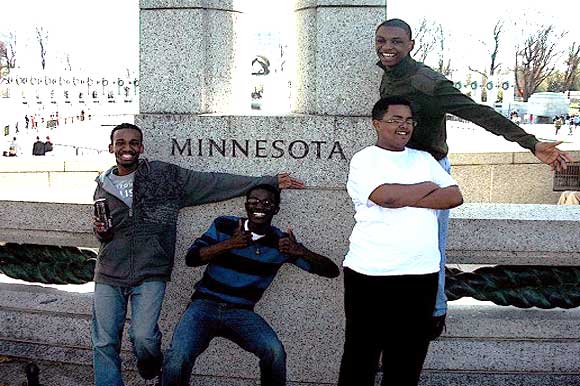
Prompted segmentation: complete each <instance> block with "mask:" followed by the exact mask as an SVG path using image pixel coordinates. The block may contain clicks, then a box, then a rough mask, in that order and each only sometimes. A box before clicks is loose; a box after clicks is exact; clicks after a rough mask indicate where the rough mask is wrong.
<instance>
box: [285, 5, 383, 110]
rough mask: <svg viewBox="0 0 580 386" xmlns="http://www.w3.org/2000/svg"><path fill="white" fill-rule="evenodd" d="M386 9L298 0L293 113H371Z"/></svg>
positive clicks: (295, 6) (376, 91)
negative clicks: (378, 36)
mask: <svg viewBox="0 0 580 386" xmlns="http://www.w3.org/2000/svg"><path fill="white" fill-rule="evenodd" d="M385 9H386V1H385V0H366V1H349V0H297V1H296V2H295V5H294V10H295V11H294V13H295V18H296V79H295V86H294V89H293V98H292V99H293V106H292V110H293V112H296V113H302V114H317V115H318V114H323V115H370V113H369V110H370V108H371V107H372V106H373V104H374V102H376V100H377V98H378V96H379V92H378V87H379V86H378V85H379V83H378V82H379V80H378V79H380V74H381V70H380V68H378V67H377V66H376V65H375V64H374V63H375V62H376V61H377V55H376V53H375V48H374V43H373V41H374V32H375V28H376V26H377V25H378V24H379V23H380V22H382V21H384V20H385Z"/></svg>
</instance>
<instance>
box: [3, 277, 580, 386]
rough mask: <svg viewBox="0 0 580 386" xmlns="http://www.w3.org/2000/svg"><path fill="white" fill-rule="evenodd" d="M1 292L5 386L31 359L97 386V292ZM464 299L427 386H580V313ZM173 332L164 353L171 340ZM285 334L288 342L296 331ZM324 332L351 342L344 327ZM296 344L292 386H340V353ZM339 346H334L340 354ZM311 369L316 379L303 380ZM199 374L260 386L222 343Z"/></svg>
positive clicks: (431, 362)
mask: <svg viewBox="0 0 580 386" xmlns="http://www.w3.org/2000/svg"><path fill="white" fill-rule="evenodd" d="M0 289H1V290H2V297H0V320H2V323H1V325H2V329H1V331H0V347H1V348H0V355H3V356H7V357H9V358H10V359H11V360H9V361H4V362H0V385H4V384H7V385H19V384H20V381H21V380H24V371H23V367H24V365H25V364H26V363H28V361H34V362H35V363H37V364H39V367H40V368H41V381H42V383H43V384H44V385H45V386H53V385H54V386H86V385H89V384H91V380H92V369H91V358H92V357H91V348H90V332H89V331H90V304H91V295H90V294H74V293H72V294H71V293H67V292H63V291H58V290H55V289H51V288H40V287H37V286H26V285H18V284H3V285H1V286H0ZM460 302H461V301H460ZM460 302H452V303H451V305H450V312H449V318H448V329H447V332H446V333H444V334H443V336H442V337H441V338H440V339H439V340H437V341H435V342H434V343H433V344H432V345H431V348H430V350H429V355H428V357H427V361H426V363H425V370H424V374H423V380H422V382H421V385H431V386H433V385H524V384H525V385H527V386H534V385H538V386H540V385H542V386H544V385H577V384H580V368H579V364H578V358H579V357H580V331H579V327H578V320H580V309H572V310H561V309H554V310H539V309H528V310H522V309H517V308H515V307H499V306H495V305H490V304H487V302H485V303H480V304H478V305H461V304H457V303H460ZM165 332H166V334H165V337H164V346H166V345H167V343H168V339H169V336H168V334H167V331H165ZM280 335H281V338H282V340H283V341H286V339H285V337H286V335H287V334H286V333H285V332H284V331H280ZM321 335H335V336H336V337H337V341H340V340H342V330H340V331H338V330H337V331H335V332H331V331H324V332H321ZM126 336H127V334H126V333H125V337H126ZM296 343H297V342H286V344H287V346H288V347H289V348H290V349H289V357H288V367H289V381H290V383H289V385H293V384H295V385H298V384H300V385H312V386H314V385H323V384H328V385H332V384H333V382H335V381H336V378H337V369H338V361H339V360H340V352H334V351H332V352H331V351H328V352H327V353H326V358H324V359H323V360H321V358H318V359H315V358H312V363H310V364H306V363H296V362H297V361H299V360H302V359H298V358H297V357H296V355H292V352H293V351H294V350H292V349H291V347H292V346H294V345H295V344H296ZM334 346H336V347H334ZM339 346H340V345H335V344H333V350H334V349H336V348H337V347H339ZM305 349H307V347H306V348H305ZM316 351H317V350H316V349H314V348H313V352H314V353H316ZM339 351H340V350H339ZM299 356H300V357H302V358H304V356H303V355H299ZM309 356H310V355H308V353H306V357H309ZM122 357H123V359H124V368H125V376H126V377H127V379H126V385H127V386H131V385H142V384H143V380H141V379H140V378H139V376H138V375H137V373H136V372H135V363H134V359H133V357H132V355H131V351H130V346H129V343H128V342H127V339H125V340H124V342H123V353H122ZM216 361H219V362H221V363H215V362H216ZM228 362H230V363H229V364H228ZM305 367H307V368H310V371H309V372H310V373H317V376H316V377H315V378H311V377H309V376H308V375H306V374H304V373H303V371H304V370H303V369H304V368H305ZM316 367H321V368H318V369H316ZM220 369H221V370H220ZM232 369H233V370H232ZM208 370H209V371H208ZM220 371H223V372H221V373H220ZM233 373H237V374H239V375H237V376H236V374H233ZM194 374H195V375H196V376H195V377H194V378H195V380H196V381H195V382H194V383H193V385H215V386H232V385H235V386H238V385H239V386H250V385H251V386H254V385H257V384H258V383H257V380H256V378H257V377H258V365H257V360H256V359H255V358H254V357H252V356H251V355H250V354H247V353H244V352H243V351H242V350H240V349H239V348H237V347H235V346H234V345H233V344H231V343H230V342H226V341H224V340H221V339H216V340H215V341H214V342H213V343H212V345H211V346H210V348H209V349H208V351H207V353H206V354H205V355H203V356H202V357H200V359H199V361H198V365H197V367H196V369H195V370H194ZM380 375H381V374H380V373H379V377H377V379H380ZM292 381H294V382H295V383H294V382H292Z"/></svg>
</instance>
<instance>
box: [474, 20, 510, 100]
mask: <svg viewBox="0 0 580 386" xmlns="http://www.w3.org/2000/svg"><path fill="white" fill-rule="evenodd" d="M503 26H504V22H503V20H498V21H497V23H495V26H494V27H493V33H492V38H493V41H492V44H491V45H488V43H487V42H485V41H483V40H480V43H481V44H482V45H483V46H484V47H485V48H486V49H487V52H488V54H489V59H490V61H489V68H483V69H477V68H473V67H471V66H469V67H468V68H469V71H473V72H475V73H477V74H479V75H481V82H482V83H481V84H484V85H485V84H487V81H488V79H489V78H490V77H492V76H493V75H494V74H495V73H496V71H498V70H499V69H500V67H501V63H498V62H497V55H498V53H499V45H500V42H501V34H502V31H503ZM482 99H483V100H487V89H486V88H483V89H482Z"/></svg>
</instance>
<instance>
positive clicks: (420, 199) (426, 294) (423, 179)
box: [338, 97, 463, 386]
mask: <svg viewBox="0 0 580 386" xmlns="http://www.w3.org/2000/svg"><path fill="white" fill-rule="evenodd" d="M372 115H373V117H372V118H373V120H372V125H373V127H374V128H375V129H376V131H377V143H376V145H375V146H369V147H367V148H365V149H363V150H361V151H359V152H358V153H356V154H355V155H354V156H353V158H352V160H351V162H350V172H349V177H348V183H347V190H348V193H349V195H350V196H351V198H352V201H353V203H354V206H355V210H356V214H355V220H356V224H355V226H354V229H353V231H352V234H351V236H350V246H349V251H348V253H347V255H346V257H345V260H344V263H343V266H344V287H345V288H344V291H345V294H344V297H345V299H344V304H345V317H346V331H345V344H344V352H343V356H342V362H341V366H340V377H339V382H338V385H339V386H367V385H368V386H372V385H374V380H375V373H376V370H377V365H378V361H379V357H380V354H381V353H382V366H383V382H382V384H383V385H387V384H396V385H405V386H406V385H417V383H418V382H419V376H420V373H421V368H422V367H423V362H424V360H425V356H426V355H427V350H428V348H429V341H430V340H429V333H430V326H431V316H432V314H433V309H434V306H435V297H436V293H437V281H438V272H439V260H440V258H441V257H440V252H439V245H438V229H437V215H436V210H437V209H450V208H454V207H456V206H459V205H461V204H462V202H463V197H462V195H461V192H460V190H459V188H458V187H457V183H456V182H455V181H454V180H453V178H451V176H450V175H449V174H447V173H446V172H445V170H443V168H441V166H440V165H439V164H438V163H437V161H435V159H434V158H433V157H432V156H431V155H430V154H429V153H427V152H424V151H420V150H414V149H410V148H407V147H406V145H407V142H408V141H409V139H410V138H411V134H412V133H413V129H414V127H415V126H416V124H417V123H416V121H414V120H413V113H412V109H411V103H410V102H409V101H408V100H407V99H405V98H401V97H387V98H383V99H381V100H380V101H378V102H377V103H376V104H375V106H374V107H373V112H372ZM393 382H394V383H393Z"/></svg>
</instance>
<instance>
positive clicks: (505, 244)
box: [0, 190, 580, 386]
mask: <svg viewBox="0 0 580 386" xmlns="http://www.w3.org/2000/svg"><path fill="white" fill-rule="evenodd" d="M285 199H286V200H287V202H288V205H291V206H293V207H298V206H299V205H298V204H299V203H300V204H301V205H302V206H303V207H304V209H303V210H304V212H295V214H296V213H298V214H297V215H295V216H290V214H289V213H281V214H280V220H279V221H280V223H281V224H284V225H289V226H291V227H292V228H293V229H296V230H297V231H298V230H300V234H298V237H300V239H303V240H304V242H305V244H306V245H316V246H317V248H318V249H319V250H321V252H322V253H325V254H328V255H329V256H331V257H332V258H333V259H334V260H335V261H336V262H337V263H340V261H341V259H342V256H343V255H344V251H345V249H346V247H347V245H346V242H347V241H346V240H347V239H348V234H347V233H348V232H349V231H350V229H351V226H352V213H351V212H350V206H349V202H348V199H347V197H346V194H345V193H344V192H339V191H326V192H325V195H324V197H323V199H322V198H321V199H319V200H314V199H312V193H311V192H309V191H308V190H306V191H303V192H285ZM91 207H92V206H91V205H78V204H39V203H27V202H6V201H0V213H2V214H3V222H2V223H1V224H0V239H2V240H0V241H5V242H16V243H29V244H30V243H32V244H34V243H38V244H47V245H71V246H85V247H94V246H95V239H94V237H93V236H92V235H91V231H90V216H91ZM336 207H340V208H348V209H345V210H344V211H338V212H337V211H336V210H335V214H334V223H333V224H327V225H328V227H329V228H332V229H334V233H332V237H329V238H326V239H325V240H324V242H322V241H319V242H318V243H316V241H315V240H313V239H312V237H313V236H311V235H314V234H316V233H317V230H318V231H319V230H320V229H319V225H317V224H315V223H308V222H306V221H305V219H306V218H307V216H308V214H309V213H314V212H315V211H316V210H318V211H319V212H323V213H330V211H331V210H332V209H333V208H336ZM241 208H243V202H242V200H241V199H236V200H231V201H228V202H224V203H218V204H211V205H207V206H203V207H198V208H195V209H191V208H189V209H185V210H184V211H182V213H181V214H180V220H179V229H180V230H179V231H178V241H177V250H178V254H177V259H176V267H175V270H174V275H173V281H172V282H171V283H170V285H169V290H168V294H167V296H166V299H165V303H164V306H163V314H162V320H161V323H160V324H161V328H162V331H163V332H164V339H163V344H164V347H166V346H167V344H168V343H169V340H170V338H171V330H172V328H173V327H174V325H175V321H176V320H177V318H178V317H179V315H180V314H181V312H182V311H183V309H184V307H185V306H186V305H187V302H188V299H189V296H190V294H191V291H192V285H193V283H194V282H195V281H196V280H197V279H198V278H199V277H200V275H201V272H202V271H201V270H199V269H191V268H186V267H185V265H184V263H183V254H184V251H185V249H186V247H187V246H188V245H189V243H190V242H191V238H192V234H200V232H202V231H203V230H204V229H205V227H206V224H209V223H210V221H211V219H213V218H214V217H215V216H216V215H218V214H221V213H239V212H240V211H241V210H242V209H241ZM305 216H306V217H305ZM329 218H330V217H329ZM578 219H580V208H578V207H573V206H568V207H563V206H549V205H481V204H480V205H476V204H466V205H464V206H463V207H462V208H460V209H457V210H454V211H453V212H452V218H451V224H450V237H449V240H448V252H449V253H448V255H449V258H450V263H456V264H457V263H459V264H519V265H560V266H577V265H578V258H579V251H580V240H579V239H578V237H577V230H578ZM301 224H302V226H300V225H301ZM337 224H338V225H337ZM341 232H343V233H344V234H343V233H341ZM296 233H298V232H296ZM342 293H343V288H342V280H341V278H339V279H338V280H329V279H320V278H317V277H315V276H313V275H307V274H305V273H303V272H300V270H298V269H293V268H292V267H284V268H283V269H282V270H281V271H280V273H279V275H278V277H277V278H276V280H275V281H274V283H273V285H272V287H271V288H270V289H269V290H268V291H267V292H266V294H265V296H264V299H263V300H262V301H261V302H260V304H259V305H258V307H257V311H258V312H259V313H261V314H262V315H263V316H264V317H265V318H266V319H267V320H268V321H269V322H270V323H271V324H272V326H273V327H274V329H275V330H276V331H277V332H278V334H279V336H280V339H281V340H282V341H283V342H284V345H285V346H286V350H287V353H288V379H289V380H290V385H292V384H294V385H297V384H300V385H303V386H304V385H311V386H314V385H325V384H326V385H332V384H333V383H334V382H336V379H337V377H338V374H337V373H338V367H339V362H340V356H341V351H342V340H343V328H344V321H343V311H342ZM91 302H92V295H91V294H90V293H88V294H82V293H73V292H65V291H61V290H58V289H54V288H44V287H40V286H38V285H23V284H0V356H9V357H14V358H18V361H22V362H23V363H24V361H26V360H33V361H35V362H39V363H41V364H42V366H47V367H48V368H50V370H48V369H46V372H45V373H46V377H45V378H44V379H43V380H42V382H43V383H44V384H45V385H46V386H50V385H59V386H67V384H66V383H65V380H67V378H66V377H69V378H70V379H71V381H70V383H69V384H70V385H75V386H76V385H83V386H86V385H87V384H90V381H89V382H87V381H85V380H86V379H90V377H91V368H90V366H91V358H92V353H91V344H90V315H91ZM466 303H467V302H465V301H463V300H459V301H457V302H452V303H451V306H450V312H449V319H448V330H447V332H446V333H445V334H444V335H443V336H442V338H440V339H439V340H437V341H436V342H434V343H433V344H432V346H431V349H430V352H429V356H428V358H427V361H426V363H425V380H424V381H423V384H424V385H516V384H519V385H579V384H580V324H579V323H578V320H580V308H575V309H567V310H563V309H550V310H541V309H537V308H531V309H518V308H515V307H511V306H506V307H499V306H495V305H491V304H489V303H487V302H485V303H478V304H477V305H469V304H466ZM126 337H127V334H126V333H125V339H124V342H123V346H122V357H123V359H124V363H125V369H126V371H127V374H128V376H130V375H131V374H134V368H135V366H134V360H133V357H132V354H131V347H130V344H129V342H128V341H127V339H126ZM65 365H69V366H78V370H74V371H73V370H66V369H67V367H66V366H65ZM13 366H14V364H13V362H1V363H0V385H2V383H3V382H4V383H5V384H6V383H7V384H8V385H18V384H19V383H18V382H17V381H16V380H14V379H15V378H14V376H15V375H14V374H15V373H14V372H15V371H17V370H15V369H14V367H13ZM42 366H41V370H42V369H43V367H42ZM59 366H62V367H63V368H64V370H62V372H61V373H59V372H58V370H53V369H52V368H53V367H59ZM74 368H75V369H77V367H74ZM51 371H55V373H54V375H51V374H53V373H51ZM59 374H60V375H59ZM81 374H83V375H81ZM49 376H50V377H49ZM76 376H78V377H79V378H78V380H77V379H75V378H71V377H76ZM195 376H196V379H197V382H198V383H196V384H198V385H215V386H232V385H233V386H237V385H239V386H250V385H252V386H255V385H256V383H257V379H258V377H259V375H258V363H257V360H256V359H255V358H254V357H253V356H251V355H250V354H248V353H245V352H244V351H243V350H241V349H240V348H238V347H236V346H235V345H234V344H232V343H231V342H227V341H225V340H222V339H216V340H215V341H214V342H213V343H212V344H211V346H210V347H209V349H208V350H207V351H206V352H205V353H204V355H203V356H201V357H200V358H199V360H198V363H197V364H196V368H195ZM9 377H11V378H9ZM16 379H17V378H16ZM67 382H68V380H67ZM75 382H76V383H75ZM135 382H136V383H133V384H135V385H136V384H139V382H142V381H139V380H138V379H136V380H135ZM141 384H142V383H141ZM128 385H131V383H128Z"/></svg>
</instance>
